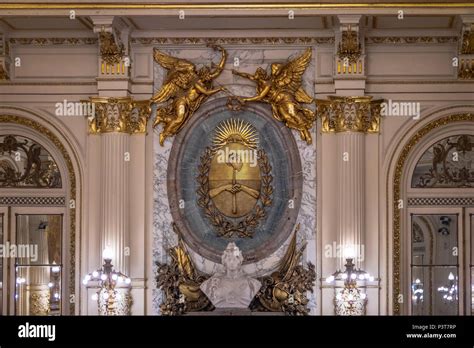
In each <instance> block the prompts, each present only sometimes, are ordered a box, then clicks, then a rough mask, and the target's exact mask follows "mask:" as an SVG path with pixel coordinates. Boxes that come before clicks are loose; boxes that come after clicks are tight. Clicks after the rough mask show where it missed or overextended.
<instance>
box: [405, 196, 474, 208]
mask: <svg viewBox="0 0 474 348" xmlns="http://www.w3.org/2000/svg"><path fill="white" fill-rule="evenodd" d="M420 205H429V206H438V205H441V206H447V205H450V206H474V197H411V198H408V206H410V207H412V206H420Z"/></svg>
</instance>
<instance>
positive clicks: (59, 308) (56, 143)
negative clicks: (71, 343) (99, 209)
mask: <svg viewBox="0 0 474 348" xmlns="http://www.w3.org/2000/svg"><path fill="white" fill-rule="evenodd" d="M19 113H20V112H16V114H3V113H0V124H1V125H2V126H1V128H0V164H1V168H0V224H1V228H0V232H1V236H0V237H1V238H2V243H3V246H4V253H5V252H8V255H7V257H5V258H3V262H2V265H1V266H2V279H1V281H2V291H1V292H2V308H1V310H2V314H16V315H65V314H75V313H76V312H77V311H76V305H75V302H76V293H77V291H76V289H78V284H77V281H76V278H77V277H76V269H77V268H78V263H77V262H76V253H77V251H78V244H79V243H78V240H79V233H77V232H78V231H79V221H80V204H79V201H80V199H79V194H80V185H79V183H80V175H79V174H78V173H79V166H78V161H77V157H76V156H75V154H74V153H72V152H71V146H70V144H67V143H66V142H65V141H64V139H61V138H60V136H58V134H61V132H60V131H59V130H58V129H53V128H54V126H53V125H50V124H48V123H47V122H44V121H43V120H39V117H37V116H36V115H31V118H30V117H24V116H22V115H19ZM36 119H38V121H37V120H36Z"/></svg>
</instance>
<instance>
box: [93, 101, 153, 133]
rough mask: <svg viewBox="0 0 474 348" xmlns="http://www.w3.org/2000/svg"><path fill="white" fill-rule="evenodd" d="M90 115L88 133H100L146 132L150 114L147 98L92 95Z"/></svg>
mask: <svg viewBox="0 0 474 348" xmlns="http://www.w3.org/2000/svg"><path fill="white" fill-rule="evenodd" d="M90 103H91V104H92V110H93V113H92V116H90V117H89V124H88V129H89V134H101V133H113V132H116V133H128V134H138V133H146V128H147V122H148V119H149V117H150V115H151V107H150V102H149V101H148V100H133V98H131V97H121V98H114V97H92V98H90Z"/></svg>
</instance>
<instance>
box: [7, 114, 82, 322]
mask: <svg viewBox="0 0 474 348" xmlns="http://www.w3.org/2000/svg"><path fill="white" fill-rule="evenodd" d="M0 123H13V124H16V125H23V126H26V127H28V128H31V129H34V130H35V131H37V132H39V133H41V134H42V135H43V136H46V137H47V138H48V139H49V140H50V141H51V142H52V143H53V144H54V146H56V148H57V149H58V150H59V152H60V153H61V155H62V156H63V158H64V161H65V163H66V167H67V170H68V175H69V185H70V186H69V199H70V201H71V202H76V198H77V195H76V175H75V173H74V166H73V164H72V160H71V157H70V156H69V153H68V151H67V150H66V148H65V147H64V145H63V144H62V143H61V141H60V140H59V139H58V137H57V136H56V135H55V134H54V133H53V132H51V130H49V129H48V128H46V127H45V126H43V125H41V124H39V123H38V122H36V121H33V120H31V119H29V118H25V117H21V116H17V115H0ZM75 207H76V204H74V208H71V210H73V211H72V212H71V214H69V223H70V225H69V240H70V244H69V260H70V263H69V295H74V296H75V295H76V293H75V288H76V287H75V280H76V213H75V209H76V208H75ZM69 314H71V315H74V314H75V303H74V302H70V303H69Z"/></svg>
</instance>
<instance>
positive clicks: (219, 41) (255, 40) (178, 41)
mask: <svg viewBox="0 0 474 348" xmlns="http://www.w3.org/2000/svg"><path fill="white" fill-rule="evenodd" d="M131 43H132V44H141V45H165V44H170V45H171V44H173V45H183V44H189V45H207V44H213V45H281V44H287V45H289V44H292V45H294V44H301V45H313V44H318V45H325V44H334V37H332V36H328V37H224V38H214V37H134V38H132V39H131Z"/></svg>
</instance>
